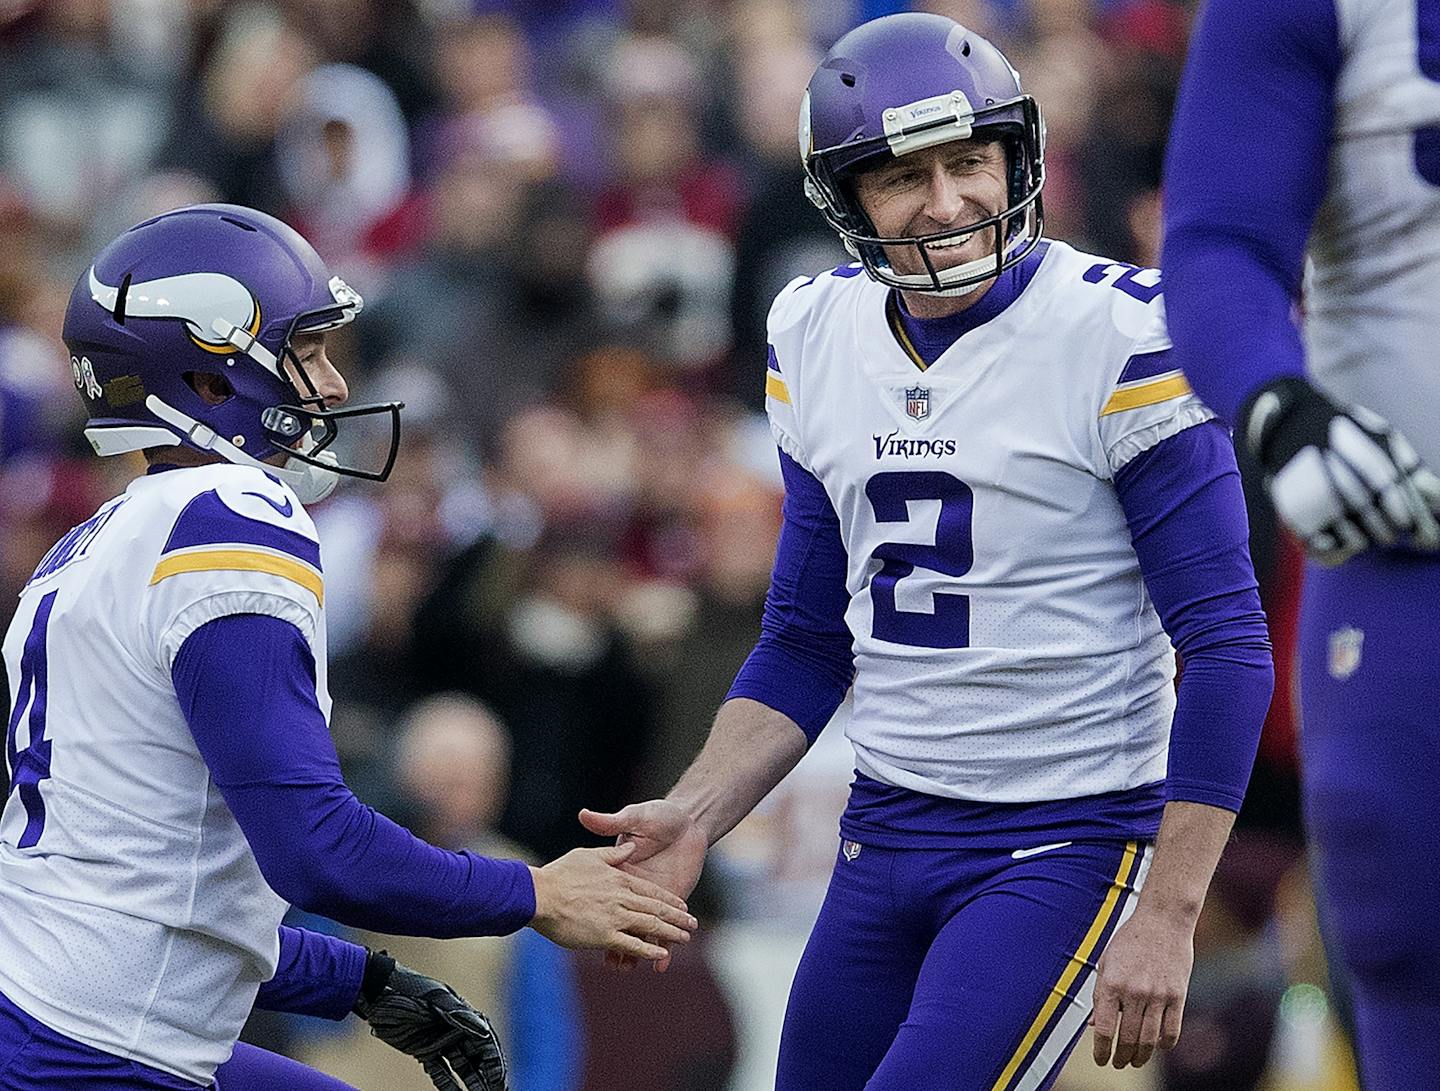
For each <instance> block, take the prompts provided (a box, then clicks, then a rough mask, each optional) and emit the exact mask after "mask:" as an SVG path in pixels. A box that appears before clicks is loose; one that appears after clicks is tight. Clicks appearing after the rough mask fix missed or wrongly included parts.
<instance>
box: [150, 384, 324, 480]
mask: <svg viewBox="0 0 1440 1091" xmlns="http://www.w3.org/2000/svg"><path fill="white" fill-rule="evenodd" d="M145 408H146V409H148V410H150V412H152V413H154V414H155V415H156V416H157V417H159V418H160V419H161V420H162V421H164V422H165V423H166V424H168V425H170V427H171V428H174V429H176V430H177V431H178V432H180V433H181V434H182V435H183V436H184V437H185V439H186V440H188V441H189V442H190V443H193V444H194V445H195V446H196V447H198V448H200V449H201V450H202V451H213V452H215V454H217V455H219V456H220V457H221V458H223V459H224V460H225V461H226V462H233V463H235V464H236V465H239V466H254V467H255V468H256V469H258V470H264V471H265V472H266V473H268V474H274V475H275V476H276V477H279V478H280V479H281V480H282V481H284V482H285V483H286V484H287V485H289V486H290V488H291V489H293V490H294V492H295V496H296V497H297V498H298V499H299V501H300V503H302V504H318V503H319V502H320V501H321V500H324V499H325V498H326V497H327V496H329V495H330V494H331V493H332V492H334V491H335V486H336V485H338V484H339V483H340V475H339V474H338V473H336V472H335V471H334V470H330V469H326V468H325V467H323V466H316V465H314V464H312V463H308V462H303V461H301V460H299V459H293V458H292V459H287V460H286V463H285V465H284V466H275V465H272V464H271V463H269V462H262V461H260V459H258V458H255V457H254V456H253V455H248V454H246V453H245V452H244V451H242V450H240V448H239V447H236V446H235V444H233V443H231V442H230V441H229V440H228V439H225V438H224V437H223V436H221V435H220V434H219V433H218V432H216V431H215V429H213V428H211V427H210V426H209V425H208V424H205V423H203V422H201V421H197V420H196V419H195V418H194V417H191V416H188V415H187V414H185V413H182V412H181V411H180V410H178V409H176V408H175V407H174V406H173V405H170V404H168V403H166V402H163V401H161V400H160V399H159V398H157V397H156V396H155V395H154V394H151V395H150V396H149V397H148V398H146V399H145ZM317 457H318V458H320V459H321V460H328V461H333V460H334V457H335V456H334V455H332V454H330V452H328V451H322V452H321V453H320V454H319V455H318V456H317ZM292 467H293V468H292Z"/></svg>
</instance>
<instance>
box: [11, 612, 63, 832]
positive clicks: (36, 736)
mask: <svg viewBox="0 0 1440 1091" xmlns="http://www.w3.org/2000/svg"><path fill="white" fill-rule="evenodd" d="M57 594H59V592H58V591H51V592H50V593H49V594H48V595H46V596H45V597H44V598H42V599H41V600H40V605H39V606H38V607H37V608H36V610H35V620H34V622H33V623H31V625H30V635H29V636H27V637H26V638H25V650H24V651H23V652H22V653H21V655H20V681H19V684H17V685H16V687H15V707H14V709H13V710H12V711H11V713H10V728H9V730H8V732H7V733H6V735H5V760H6V762H7V764H8V765H9V767H10V790H9V791H8V792H7V793H6V794H5V799H6V802H7V803H8V802H9V799H10V796H11V794H13V793H15V792H17V791H18V792H19V793H20V803H21V805H23V806H24V808H25V830H24V832H23V833H21V834H20V841H19V845H18V847H19V848H22V849H28V848H30V846H32V845H34V844H35V842H37V841H39V840H40V833H41V831H42V830H44V829H45V800H44V799H42V798H41V796H40V782H41V781H42V780H47V779H49V777H50V740H49V739H47V738H46V737H45V704H46V697H47V693H48V690H49V685H48V681H49V680H48V677H47V671H46V665H45V630H46V629H47V628H48V627H49V625H50V610H51V608H52V607H53V606H54V605H55V596H56V595H57ZM27 713H28V715H29V726H30V744H29V745H28V746H27V747H26V748H25V749H24V750H20V749H18V746H19V743H18V741H17V736H18V734H19V731H20V721H21V720H22V719H25V717H26V714H27Z"/></svg>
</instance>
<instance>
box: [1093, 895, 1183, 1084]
mask: <svg viewBox="0 0 1440 1091" xmlns="http://www.w3.org/2000/svg"><path fill="white" fill-rule="evenodd" d="M1194 962H1195V922H1194V921H1193V920H1191V919H1188V918H1186V917H1184V916H1172V915H1167V914H1165V913H1164V912H1161V911H1158V910H1153V909H1147V908H1146V906H1145V903H1144V901H1143V900H1142V901H1141V903H1140V905H1139V906H1137V907H1136V909H1135V915H1134V916H1132V917H1131V918H1130V919H1129V920H1128V921H1126V922H1125V923H1124V924H1123V925H1121V926H1120V928H1119V929H1117V930H1116V932H1115V935H1114V937H1113V938H1112V939H1111V940H1110V945H1109V946H1108V947H1106V948H1105V953H1104V954H1103V955H1101V956H1100V964H1099V966H1098V967H1097V972H1096V979H1095V1009H1094V1011H1093V1012H1092V1013H1091V1015H1090V1026H1091V1027H1092V1028H1093V1030H1094V1037H1095V1063H1096V1064H1097V1065H1102V1066H1103V1065H1104V1064H1106V1063H1107V1062H1110V1063H1113V1064H1114V1066H1115V1067H1116V1068H1124V1067H1125V1066H1126V1065H1134V1066H1135V1067H1136V1068H1139V1067H1141V1066H1142V1065H1143V1064H1145V1062H1147V1061H1148V1060H1150V1058H1151V1056H1152V1055H1153V1054H1154V1052H1155V1050H1156V1049H1157V1048H1158V1049H1171V1048H1172V1047H1174V1045H1175V1043H1176V1042H1178V1041H1179V1040H1180V1022H1181V1018H1182V1016H1183V1015H1184V1013H1185V994H1186V992H1187V991H1188V989H1189V987H1190V969H1191V967H1192V966H1193V965H1194ZM1112 1049H1113V1057H1112Z"/></svg>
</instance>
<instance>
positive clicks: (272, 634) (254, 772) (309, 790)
mask: <svg viewBox="0 0 1440 1091" xmlns="http://www.w3.org/2000/svg"><path fill="white" fill-rule="evenodd" d="M235 648H246V649H249V654H247V655H246V656H244V657H242V658H238V659H237V657H236V656H235V655H234V654H233V650H234V649H235ZM172 678H173V679H174V683H175V693H176V696H177V698H178V699H179V701H180V707H181V709H182V711H183V712H184V714H185V718H186V721H187V722H188V723H189V725H190V730H191V733H192V735H193V736H194V738H195V744H196V746H197V747H198V749H199V751H200V754H201V756H202V757H203V758H204V759H205V764H206V766H207V767H208V769H209V771H210V775H211V777H212V779H213V780H214V782H215V785H216V786H217V787H218V788H219V789H220V793H221V795H222V796H223V797H224V799H225V802H226V804H227V805H228V806H229V808H230V812H231V813H232V814H233V815H234V817H235V821H236V823H237V824H238V825H239V826H240V829H241V830H242V832H243V833H244V834H245V839H246V841H247V842H248V843H249V845H250V849H251V851H252V852H253V853H254V855H255V862H256V864H257V865H258V866H259V868H260V872H261V874H262V875H263V876H264V877H265V881H266V882H267V883H268V884H269V885H270V888H271V889H272V890H274V891H275V892H276V893H277V894H279V895H280V896H281V897H282V898H284V899H285V900H286V901H288V902H290V903H291V904H293V905H297V906H299V907H300V908H302V909H306V910H309V911H310V912H312V913H319V914H321V915H323V916H327V917H330V918H331V919H333V920H337V921H339V922H340V923H342V924H348V925H351V926H352V927H355V928H366V929H369V930H371V931H375V932H385V933H388V934H391V935H417V936H434V937H439V938H448V937H451V936H477V935H504V934H506V933H509V932H513V931H515V930H516V929H518V928H521V927H523V926H524V925H525V924H526V923H527V922H528V921H529V920H530V918H531V917H532V916H533V915H534V913H535V888H534V884H533V882H532V880H531V878H530V869H529V868H527V867H526V866H525V865H524V864H523V863H521V862H520V861H517V860H492V859H490V858H488V857H484V856H479V855H477V854H475V853H470V852H450V851H448V850H445V849H440V848H437V847H435V846H434V845H430V844H427V843H426V842H424V841H422V840H420V839H419V838H417V837H416V836H415V835H414V834H412V833H410V831H409V830H406V829H404V828H403V827H401V826H399V825H397V824H396V823H394V822H392V821H390V820H389V819H388V818H386V817H385V816H384V815H381V814H379V813H377V812H376V811H374V810H373V809H372V808H370V807H367V806H365V805H364V804H363V803H361V802H360V801H359V800H358V799H356V798H355V795H354V793H352V792H351V791H350V789H349V788H348V787H347V786H346V785H345V782H344V781H343V779H342V778H341V775H340V763H339V759H338V757H337V756H336V754H335V744H334V742H333V741H332V740H331V738H330V733H329V727H328V725H327V724H326V722H325V717H324V715H323V714H322V713H321V711H320V708H319V706H318V704H317V698H316V693H315V667H314V660H313V657H312V656H311V653H310V650H309V647H308V645H307V644H306V643H305V641H304V638H303V637H302V636H301V635H300V633H299V631H298V630H297V629H296V628H295V626H293V625H291V624H290V623H289V622H285V621H281V620H279V619H277V618H272V617H260V616H257V615H234V616H229V617H222V618H218V619H216V620H214V621H211V622H208V623H207V624H205V625H202V626H201V627H200V628H199V629H196V630H195V632H194V633H192V634H191V635H190V636H189V638H188V639H187V640H186V641H185V643H184V645H183V646H182V647H181V649H180V652H179V654H178V655H177V656H176V658H175V665H174V668H173V670H172Z"/></svg>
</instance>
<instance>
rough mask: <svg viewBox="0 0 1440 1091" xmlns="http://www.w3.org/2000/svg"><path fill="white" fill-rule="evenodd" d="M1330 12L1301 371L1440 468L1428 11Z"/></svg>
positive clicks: (1435, 111) (1436, 187)
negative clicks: (1323, 173)
mask: <svg viewBox="0 0 1440 1091" xmlns="http://www.w3.org/2000/svg"><path fill="white" fill-rule="evenodd" d="M1336 15H1337V18H1338V23H1339V31H1340V50H1341V56H1342V63H1341V69H1340V75H1339V81H1338V84H1337V85H1336V88H1335V131H1334V135H1333V145H1332V148H1331V152H1330V177H1329V189H1328V191H1327V195H1326V198H1325V202H1324V204H1323V205H1322V206H1321V208H1320V211H1319V214H1318V216H1317V218H1316V221H1315V227H1314V232H1313V234H1312V237H1311V241H1310V247H1311V248H1310V253H1311V257H1312V258H1313V259H1314V265H1313V269H1312V272H1311V277H1310V280H1309V284H1308V294H1307V297H1306V322H1305V335H1306V347H1307V354H1308V357H1309V365H1310V371H1311V373H1312V374H1313V375H1314V376H1315V377H1316V379H1317V380H1318V381H1319V383H1320V384H1321V385H1322V386H1323V387H1324V388H1325V389H1326V390H1328V391H1330V392H1331V393H1332V394H1333V395H1334V396H1335V397H1336V398H1337V399H1339V400H1341V401H1344V402H1358V403H1360V404H1361V405H1365V406H1368V407H1370V408H1371V409H1374V410H1375V411H1376V412H1378V413H1380V414H1381V415H1383V416H1384V417H1385V418H1386V419H1387V420H1389V421H1390V423H1391V424H1393V425H1395V426H1396V427H1398V428H1399V429H1400V430H1401V431H1402V432H1403V433H1404V434H1405V435H1406V436H1407V437H1408V438H1409V439H1410V441H1411V442H1412V443H1414V445H1415V447H1416V449H1417V450H1418V451H1419V452H1420V456H1421V458H1423V459H1424V460H1425V461H1426V463H1427V464H1429V465H1430V466H1431V467H1432V468H1440V355H1437V352H1436V342H1437V340H1440V320H1437V317H1436V315H1437V309H1436V308H1437V305H1440V7H1437V6H1436V5H1435V4H1433V3H1430V2H1429V0H1425V2H1423V3H1416V0H1336ZM1421 17H1423V18H1425V19H1427V20H1428V21H1429V22H1430V23H1431V24H1432V25H1431V28H1430V31H1429V33H1428V34H1421V33H1420V31H1419V29H1418V26H1417V20H1418V19H1419V18H1421ZM1426 69H1428V70H1429V74H1428V75H1427V74H1426V71H1425V70H1426Z"/></svg>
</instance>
